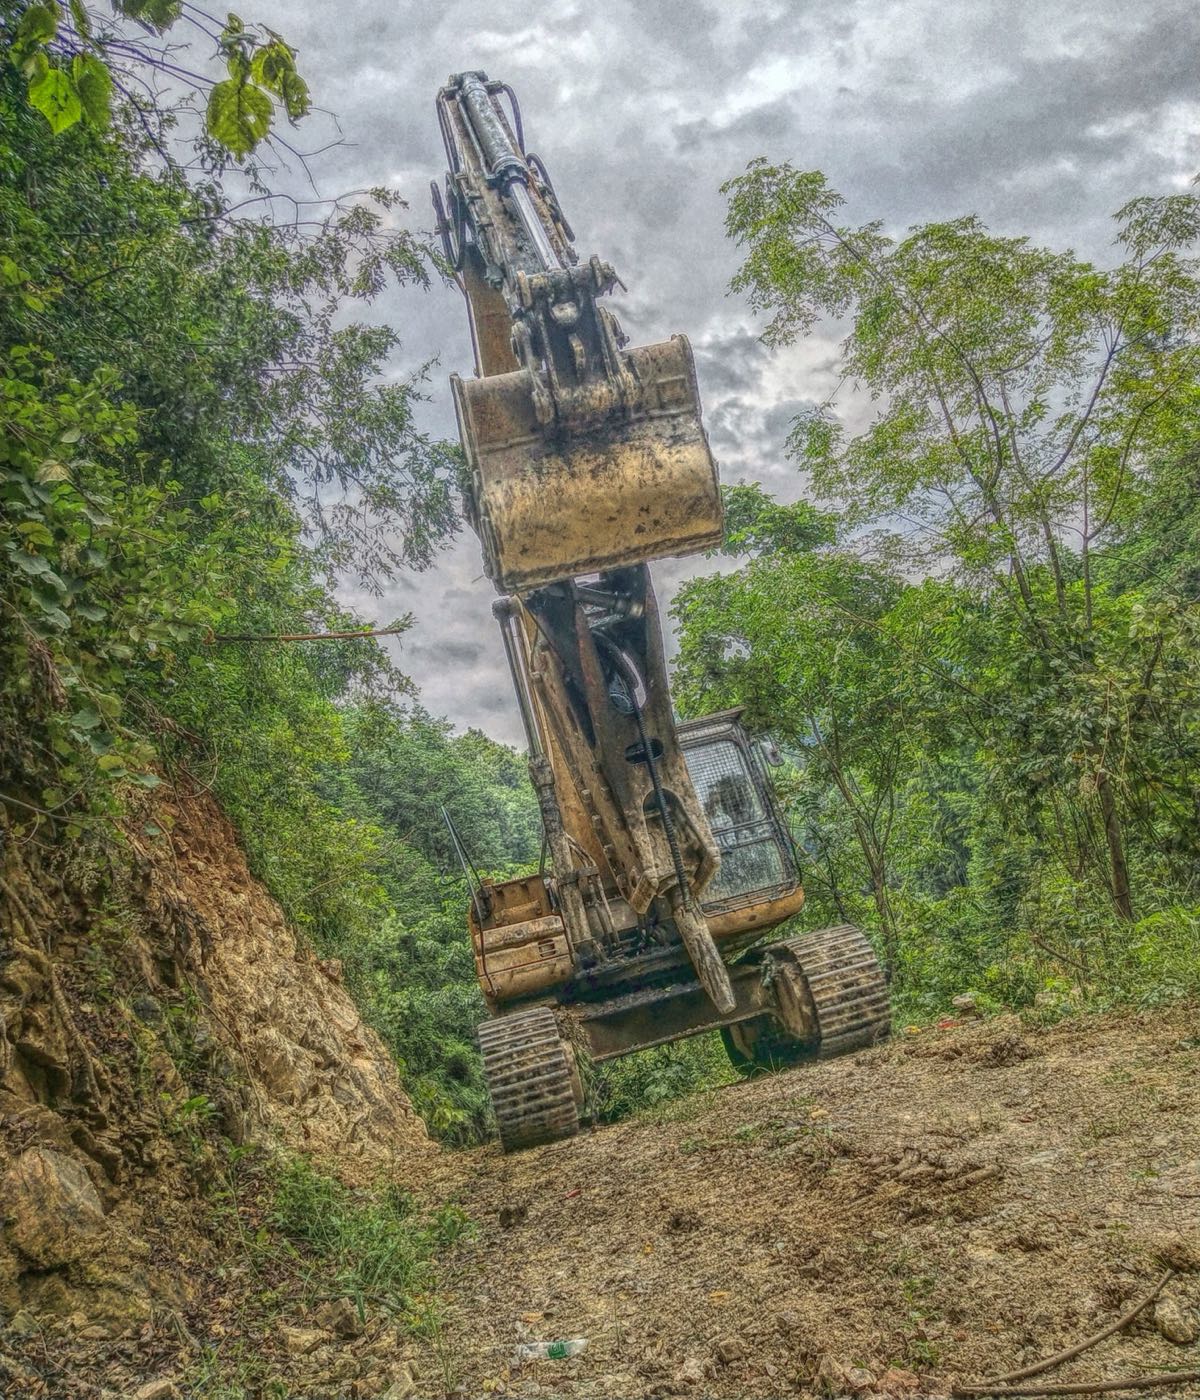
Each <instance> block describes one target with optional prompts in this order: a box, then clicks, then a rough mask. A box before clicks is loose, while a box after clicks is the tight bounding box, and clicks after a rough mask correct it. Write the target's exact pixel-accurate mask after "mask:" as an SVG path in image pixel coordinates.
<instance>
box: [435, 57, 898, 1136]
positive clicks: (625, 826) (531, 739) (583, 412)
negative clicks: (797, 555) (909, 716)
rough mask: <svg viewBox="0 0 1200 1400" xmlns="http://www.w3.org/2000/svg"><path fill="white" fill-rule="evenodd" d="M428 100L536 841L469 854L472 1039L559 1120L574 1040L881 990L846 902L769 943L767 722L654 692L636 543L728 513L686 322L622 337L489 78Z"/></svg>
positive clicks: (502, 90)
mask: <svg viewBox="0 0 1200 1400" xmlns="http://www.w3.org/2000/svg"><path fill="white" fill-rule="evenodd" d="M437 115H438V122H439V125H440V128H441V132H442V137H443V140H444V142H445V146H446V154H447V159H448V164H449V171H448V173H447V176H446V179H445V185H444V190H443V188H442V187H439V185H438V184H437V183H435V184H434V185H433V202H434V211H435V215H436V218H437V222H438V229H439V232H440V235H441V238H442V244H443V248H444V251H445V256H446V259H447V262H448V263H449V264H450V266H451V267H452V268H453V269H454V272H455V274H456V275H457V277H458V279H459V282H460V285H461V287H462V290H463V292H464V293H465V296H466V302H467V308H468V312H469V317H470V324H471V334H472V340H473V344H474V350H475V370H476V374H475V377H474V378H471V379H463V378H460V377H459V376H458V375H453V376H452V377H451V381H450V382H451V386H452V389H453V396H454V405H455V410H456V413H457V416H458V427H459V433H460V436H461V439H462V446H463V451H464V454H465V457H466V465H467V471H468V473H469V479H468V482H467V486H466V491H465V496H466V508H467V513H468V516H469V519H470V521H471V524H472V525H473V526H474V528H475V530H476V532H477V533H478V535H479V538H480V541H481V544H482V546H483V556H484V563H485V567H486V570H487V574H488V577H489V578H490V579H491V580H492V581H493V582H494V584H495V585H496V588H497V590H498V592H499V593H500V595H501V596H500V598H499V599H498V601H497V602H496V603H495V604H494V606H493V611H494V613H495V616H496V618H497V620H498V622H499V624H500V632H501V636H502V638H503V643H504V648H505V652H506V655H507V659H508V664H509V667H510V669H511V671H512V678H513V683H514V686H515V688H516V694H517V702H518V705H519V708H520V712H521V717H522V720H523V723H524V728H525V734H526V738H527V741H528V746H529V772H530V777H531V779H532V782H533V786H534V790H535V791H536V793H537V797H538V803H539V806H540V810H541V816H542V823H543V826H544V830H545V851H546V854H547V855H548V856H549V862H550V864H549V870H548V871H547V870H546V868H545V861H544V860H543V868H542V870H541V871H540V872H539V873H538V874H536V875H529V876H525V877H522V878H519V879H515V880H505V881H492V880H486V879H485V880H475V879H473V878H472V880H471V904H470V908H469V910H468V914H467V920H468V925H469V928H470V933H471V939H472V943H473V945H474V950H475V966H476V971H477V973H478V977H479V984H480V986H481V987H482V989H483V994H484V997H485V999H486V1002H487V1006H488V1010H489V1012H490V1013H491V1014H490V1017H489V1019H488V1020H486V1021H485V1022H484V1023H483V1025H482V1026H481V1027H480V1029H479V1042H480V1048H481V1050H482V1054H483V1064H484V1071H485V1075H486V1078H487V1083H488V1089H489V1092H490V1094H491V1099H492V1105H493V1107H494V1109H495V1115H496V1123H497V1127H498V1129H499V1134H500V1140H501V1143H502V1145H503V1147H504V1149H505V1150H506V1151H512V1150H514V1149H517V1148H521V1147H527V1146H530V1145H532V1144H535V1143H541V1142H548V1141H552V1140H554V1139H556V1138H560V1137H566V1136H569V1135H570V1134H572V1133H574V1132H576V1131H577V1129H578V1126H579V1115H580V1110H581V1107H582V1098H583V1095H582V1090H581V1085H580V1075H579V1072H578V1061H577V1053H580V1052H582V1053H584V1054H586V1055H588V1056H590V1057H591V1058H592V1059H593V1060H595V1061H602V1060H607V1059H611V1058H614V1057H615V1056H618V1055H625V1054H628V1053H630V1052H631V1051H634V1050H640V1049H643V1048H645V1047H647V1046H652V1045H662V1044H664V1043H665V1042H667V1041H671V1040H676V1039H679V1038H680V1037H683V1036H688V1035H694V1034H697V1033H698V1032H701V1031H708V1030H714V1029H719V1030H720V1031H721V1034H722V1036H723V1038H724V1040H725V1045H726V1048H727V1050H728V1052H729V1054H730V1057H731V1059H732V1060H733V1062H734V1063H735V1065H737V1066H738V1068H739V1069H741V1070H743V1071H744V1072H752V1071H753V1070H755V1069H756V1068H758V1067H760V1066H765V1065H777V1064H783V1063H790V1062H796V1061H800V1060H803V1059H806V1058H816V1057H825V1056H829V1055H836V1054H841V1053H844V1052H846V1051H850V1050H855V1049H858V1048H860V1047H862V1046H865V1045H869V1044H871V1043H873V1042H874V1041H875V1040H877V1039H879V1038H880V1037H881V1036H883V1035H884V1034H886V1031H887V1027H888V1023H889V1007H888V994H887V986H886V983H885V980H884V977H883V975H882V972H881V970H880V967H879V964H878V962H877V960H876V958H875V955H874V953H873V952H872V950H871V947H870V945H869V944H868V942H867V941H866V939H865V938H864V937H863V935H862V934H861V933H860V932H859V931H858V930H857V929H856V928H853V927H852V926H850V925H841V926H838V927H835V928H826V929H821V930H817V931H814V932H809V933H804V934H801V935H799V936H797V937H792V938H786V939H783V940H781V941H777V942H774V943H764V941H763V936H764V935H765V934H766V933H767V932H768V931H769V930H771V929H773V928H775V927H776V926H778V925H779V924H781V923H783V922H784V921H785V920H786V919H789V918H790V917H791V916H792V915H794V914H796V913H797V912H798V911H799V909H800V907H801V905H802V903H803V901H804V892H803V889H802V888H801V885H800V879H799V873H798V869H797V864H796V857H795V851H794V848H793V846H792V842H791V840H790V837H789V835H788V831H787V828H786V827H785V825H784V823H783V821H782V819H781V817H780V814H779V811H778V808H777V805H776V801H775V797H774V793H773V791H772V787H771V783H770V781H769V778H768V775H767V770H766V767H765V765H764V749H763V746H762V745H761V744H760V743H756V742H755V741H753V740H752V739H751V737H750V736H749V735H748V734H747V733H746V731H745V730H744V729H743V727H742V725H741V724H740V723H739V718H738V712H737V711H726V712H724V713H721V714H714V715H708V716H706V717H705V718H703V719H695V720H690V721H688V722H687V723H683V724H679V723H677V722H676V720H675V717H674V714H673V711H672V705H671V697H670V692H669V690H668V684H667V670H666V662H665V658H664V655H663V640H662V629H661V625H660V622H659V616H658V608H657V604H656V602H655V596H654V589H653V587H652V585H651V580H650V572H649V568H648V563H649V561H651V560H654V559H661V558H667V557H671V556H679V555H687V554H694V553H697V552H700V551H703V550H708V549H712V548H714V547H715V546H717V545H718V544H720V542H721V539H722V531H723V516H722V504H721V491H720V484H719V481H718V477H717V469H716V464H715V462H714V461H713V457H712V453H711V452H710V450H709V445H708V439H707V437H706V435H705V432H704V428H703V426H702V424H701V420H700V396H699V389H698V387H697V382H696V370H695V365H694V362H693V359H692V352H691V347H690V346H689V344H688V341H687V339H686V338H685V337H684V336H681V335H677V336H673V337H672V338H671V339H670V340H668V341H665V342H663V343H661V344H658V345H646V346H641V347H638V348H634V349H630V348H627V338H626V336H625V335H624V334H623V333H622V331H621V328H620V325H619V323H618V322H617V319H616V317H615V316H614V315H613V313H612V311H611V310H610V309H609V308H608V306H606V305H605V304H604V303H603V298H605V297H606V296H608V294H609V293H610V292H612V291H613V290H614V289H615V288H617V287H621V286H623V284H622V283H621V281H620V279H619V278H618V277H617V274H616V272H615V271H614V270H613V268H612V267H611V266H610V265H609V264H608V263H607V262H602V261H601V260H600V258H598V257H591V258H587V259H580V258H579V257H578V256H577V254H576V252H575V250H574V248H573V247H572V240H573V237H574V235H573V233H572V231H571V228H570V226H569V224H568V223H567V220H566V218H565V216H564V214H563V211H562V209H561V208H560V206H559V203H558V199H557V197H556V195H555V191H554V186H553V185H552V184H551V181H550V177H549V175H548V173H547V171H546V167H545V165H544V164H543V163H542V161H541V160H540V159H539V158H538V157H537V156H536V155H534V154H532V153H531V152H529V151H528V150H527V149H526V146H525V133H524V129H523V124H522V120H521V110H520V107H519V105H518V103H517V99H516V96H515V94H514V93H513V91H512V89H511V88H510V87H509V86H508V85H507V84H505V83H499V82H492V81H489V79H488V77H487V75H486V74H484V73H479V72H472V73H459V74H455V75H454V76H452V77H451V79H450V80H449V82H448V83H447V85H446V86H445V87H444V88H442V89H441V91H440V92H439V93H438V97H437ZM462 854H463V855H464V858H465V855H466V853H465V852H463V853H462ZM464 865H465V867H466V868H468V870H469V861H466V860H465V859H464Z"/></svg>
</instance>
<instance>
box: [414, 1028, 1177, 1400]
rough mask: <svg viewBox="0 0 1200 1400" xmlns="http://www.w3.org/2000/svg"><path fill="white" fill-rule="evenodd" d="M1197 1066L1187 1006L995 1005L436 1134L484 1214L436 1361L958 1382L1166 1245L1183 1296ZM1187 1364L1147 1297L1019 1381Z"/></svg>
mask: <svg viewBox="0 0 1200 1400" xmlns="http://www.w3.org/2000/svg"><path fill="white" fill-rule="evenodd" d="M1198 1069H1200V1016H1198V1015H1197V1010H1196V1008H1195V1007H1194V1006H1191V1007H1176V1008H1173V1009H1171V1010H1169V1011H1164V1012H1157V1013H1154V1014H1145V1015H1138V1016H1117V1015H1108V1016H1085V1017H1080V1018H1077V1019H1074V1020H1071V1021H1068V1022H1063V1023H1060V1024H1059V1025H1056V1026H1053V1027H1050V1028H1041V1029H1038V1028H1030V1027H1028V1026H1024V1025H1022V1024H1021V1023H1020V1022H1018V1021H1017V1020H1016V1019H1015V1018H1002V1019H999V1020H993V1021H990V1022H986V1023H971V1024H967V1025H963V1026H955V1027H949V1028H944V1029H938V1030H929V1031H923V1032H921V1033H919V1034H915V1035H907V1036H902V1037H900V1038H899V1039H897V1040H895V1041H893V1042H892V1043H891V1044H889V1045H887V1046H884V1047H882V1048H880V1049H877V1050H873V1051H870V1052H867V1053H864V1054H860V1055H858V1056H855V1057H852V1058H849V1059H844V1060H839V1061H834V1062H831V1063H827V1064H818V1065H815V1066H810V1067H803V1068H798V1069H794V1070H790V1071H788V1072H785V1073H781V1074H777V1075H772V1076H769V1077H764V1078H761V1079H757V1080H753V1081H750V1082H747V1083H743V1084H738V1085H734V1086H731V1087H729V1088H726V1089H722V1090H719V1091H716V1092H713V1093H712V1094H709V1095H701V1096H698V1097H696V1098H693V1099H690V1100H686V1101H683V1102H680V1103H676V1104H674V1105H671V1106H670V1109H669V1111H666V1112H662V1113H659V1114H657V1115H656V1116H654V1117H652V1118H649V1119H647V1118H642V1119H639V1120H637V1121H634V1122H630V1123H628V1124H623V1125H618V1126H615V1127H606V1128H601V1129H598V1130H595V1131H584V1132H583V1133H582V1134H581V1135H580V1136H579V1137H578V1138H576V1139H573V1140H571V1141H569V1142H566V1143H561V1144H556V1145H553V1146H550V1147H545V1148H539V1149H534V1150H532V1151H528V1152H524V1153H521V1154H519V1155H516V1156H513V1157H507V1158H506V1157H503V1156H501V1155H500V1153H499V1151H498V1150H496V1149H487V1150H483V1151H480V1152H477V1153H474V1154H471V1155H469V1156H465V1157H464V1156H456V1157H446V1158H443V1159H442V1160H441V1162H440V1163H439V1164H438V1165H437V1166H436V1167H435V1168H434V1169H433V1174H434V1180H433V1182H432V1183H431V1186H432V1188H433V1189H434V1190H435V1191H436V1192H437V1193H438V1194H439V1195H440V1196H445V1195H446V1194H451V1195H453V1196H455V1197H457V1198H458V1199H460V1200H461V1201H462V1202H463V1203H464V1205H466V1206H467V1208H468V1209H469V1210H470V1212H471V1214H472V1215H473V1216H474V1217H475V1218H476V1219H477V1220H478V1222H479V1230H478V1234H477V1237H476V1238H475V1239H474V1240H473V1241H469V1242H467V1243H464V1244H461V1245H459V1246H458V1247H457V1248H456V1250H455V1252H454V1254H453V1255H452V1257H451V1258H450V1259H449V1260H448V1261H447V1262H446V1264H445V1266H444V1269H443V1283H444V1288H445V1290H446V1295H447V1308H448V1314H447V1321H446V1326H445V1329H444V1334H443V1336H442V1337H441V1339H440V1341H439V1344H438V1353H439V1356H440V1358H441V1362H442V1365H443V1367H444V1369H446V1370H447V1371H449V1372H451V1377H452V1380H453V1381H454V1382H455V1383H457V1384H458V1385H459V1386H461V1388H462V1393H464V1394H466V1395H469V1396H476V1395H481V1394H510V1395H520V1396H551V1395H553V1396H580V1397H583V1396H596V1395H613V1396H629V1397H641V1396H677V1395H694V1396H730V1397H735V1396H736V1397H743V1396H782V1395H789V1396H790V1395H796V1396H808V1395H842V1394H846V1395H850V1394H854V1393H861V1394H877V1395H878V1394H893V1395H897V1396H900V1395H922V1396H924V1395H928V1396H941V1395H945V1394H948V1393H949V1390H950V1388H951V1386H952V1385H953V1384H954V1383H956V1382H957V1383H962V1382H966V1381H968V1380H970V1379H974V1378H981V1377H982V1378H991V1377H995V1376H997V1375H999V1374H1002V1373H1005V1372H1009V1371H1012V1370H1015V1369H1017V1368H1019V1367H1021V1366H1024V1365H1027V1364H1028V1363H1030V1362H1031V1361H1033V1360H1035V1359H1037V1358H1038V1357H1040V1356H1047V1355H1050V1354H1052V1353H1054V1352H1056V1351H1058V1350H1059V1349H1061V1348H1063V1347H1066V1346H1069V1345H1071V1344H1072V1343H1074V1342H1076V1341H1080V1340H1082V1339H1083V1338H1085V1337H1087V1336H1089V1335H1090V1334H1092V1333H1095V1332H1097V1331H1099V1330H1100V1329H1101V1328H1103V1327H1104V1326H1106V1325H1107V1324H1108V1323H1110V1322H1112V1321H1114V1320H1115V1319H1116V1318H1118V1317H1119V1316H1120V1314H1121V1313H1122V1311H1124V1310H1125V1309H1126V1308H1127V1307H1128V1306H1129V1305H1130V1304H1131V1303H1133V1302H1136V1301H1137V1299H1138V1298H1140V1297H1141V1296H1143V1295H1144V1294H1145V1293H1147V1292H1148V1291H1149V1290H1150V1289H1151V1288H1152V1287H1153V1284H1154V1282H1155V1281H1156V1279H1157V1278H1158V1277H1160V1276H1161V1274H1162V1273H1163V1270H1164V1262H1170V1263H1174V1264H1175V1265H1176V1266H1177V1267H1178V1269H1179V1270H1180V1271H1179V1272H1177V1273H1176V1274H1175V1275H1174V1276H1173V1277H1172V1278H1171V1279H1170V1281H1169V1282H1168V1284H1167V1285H1166V1287H1165V1289H1164V1293H1163V1296H1164V1298H1168V1299H1170V1300H1171V1303H1172V1305H1173V1304H1179V1305H1181V1306H1182V1308H1183V1310H1184V1316H1185V1318H1186V1316H1187V1315H1188V1310H1189V1309H1191V1310H1195V1309H1197V1308H1198V1307H1200V1273H1198V1272H1196V1270H1197V1269H1198V1268H1200V1078H1198V1074H1197V1071H1198ZM575 1337H586V1338H587V1340H588V1345H587V1349H586V1351H585V1352H583V1353H582V1354H581V1355H580V1356H578V1357H576V1358H574V1359H569V1360H559V1361H553V1360H548V1361H537V1362H527V1363H525V1364H524V1365H520V1364H516V1363H515V1362H514V1353H515V1349H516V1348H517V1347H518V1345H519V1344H520V1343H522V1342H523V1341H529V1340H541V1341H549V1340H553V1339H563V1338H575ZM1197 1367H1200V1348H1198V1347H1197V1346H1196V1345H1194V1344H1193V1345H1180V1344H1176V1343H1172V1342H1171V1341H1168V1340H1167V1339H1166V1337H1164V1336H1163V1335H1162V1333H1161V1331H1160V1329H1159V1328H1158V1327H1156V1326H1155V1322H1154V1309H1153V1307H1152V1308H1149V1309H1147V1310H1146V1311H1145V1312H1144V1313H1143V1314H1142V1315H1141V1316H1140V1317H1139V1318H1138V1319H1137V1320H1136V1321H1135V1322H1134V1323H1133V1324H1131V1325H1130V1326H1129V1327H1127V1328H1125V1329H1124V1330H1123V1331H1122V1332H1121V1333H1119V1334H1118V1335H1116V1336H1114V1337H1112V1338H1110V1339H1109V1340H1107V1341H1105V1342H1102V1343H1100V1344H1099V1345H1098V1346H1096V1347H1093V1348H1090V1349H1089V1350H1087V1351H1086V1352H1085V1353H1084V1354H1083V1355H1082V1356H1080V1357H1079V1358H1078V1359H1076V1360H1074V1361H1072V1362H1070V1363H1068V1364H1067V1365H1065V1366H1063V1367H1061V1368H1059V1369H1057V1370H1055V1371H1054V1372H1053V1373H1051V1374H1049V1375H1047V1376H1044V1377H1040V1378H1039V1380H1038V1381H1037V1382H1030V1383H1031V1384H1040V1383H1047V1382H1048V1383H1063V1382H1068V1381H1099V1380H1107V1379H1112V1378H1115V1377H1118V1376H1126V1375H1135V1374H1140V1373H1146V1372H1154V1371H1161V1370H1175V1369H1179V1370H1186V1369H1195V1368H1197ZM424 1374H425V1375H429V1374H430V1372H429V1371H428V1370H426V1371H425V1372H424ZM1143 1393H1145V1394H1150V1395H1156V1396H1164V1397H1167V1396H1175V1395H1178V1396H1186V1395H1191V1396H1195V1395H1198V1394H1200V1383H1195V1382H1193V1383H1191V1384H1182V1383H1181V1384H1180V1385H1179V1386H1175V1385H1168V1386H1165V1387H1159V1388H1156V1389H1155V1390H1153V1391H1146V1392H1143Z"/></svg>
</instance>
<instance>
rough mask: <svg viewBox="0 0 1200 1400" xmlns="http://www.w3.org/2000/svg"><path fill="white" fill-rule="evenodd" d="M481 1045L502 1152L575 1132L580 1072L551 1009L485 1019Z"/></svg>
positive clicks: (550, 1140) (576, 1127)
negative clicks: (576, 1069) (577, 1070)
mask: <svg viewBox="0 0 1200 1400" xmlns="http://www.w3.org/2000/svg"><path fill="white" fill-rule="evenodd" d="M479 1048H480V1050H481V1051H482V1052H483V1073H484V1077H485V1079H486V1080H487V1086H488V1093H489V1094H490V1095H491V1098H492V1108H493V1110H494V1111H495V1114H496V1127H497V1128H498V1129H499V1132H500V1145H501V1146H502V1147H503V1149H504V1151H505V1152H516V1151H518V1150H519V1149H521V1148H522V1147H534V1146H536V1145H537V1144H538V1143H543V1142H554V1141H556V1140H557V1139H559V1138H566V1137H573V1136H574V1135H575V1133H577V1132H578V1131H579V1097H580V1093H579V1076H578V1074H577V1073H576V1071H575V1066H574V1060H573V1056H572V1053H571V1049H570V1047H569V1046H568V1045H567V1044H566V1043H565V1042H564V1041H563V1039H562V1038H561V1036H560V1035H559V1033H558V1025H557V1023H556V1022H555V1019H554V1013H553V1011H551V1010H550V1008H549V1007H547V1006H537V1007H534V1008H533V1009H532V1010H530V1011H516V1012H513V1013H512V1014H510V1015H508V1016H497V1017H495V1018H494V1019H493V1020H490V1021H485V1022H484V1023H483V1024H482V1025H481V1026H480V1027H479Z"/></svg>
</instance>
